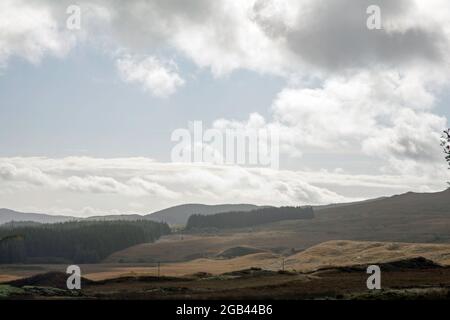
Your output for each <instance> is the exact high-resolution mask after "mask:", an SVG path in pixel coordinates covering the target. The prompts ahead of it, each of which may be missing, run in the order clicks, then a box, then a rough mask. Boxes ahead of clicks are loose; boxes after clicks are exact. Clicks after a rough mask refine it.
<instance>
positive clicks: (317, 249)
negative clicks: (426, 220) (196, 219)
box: [0, 240, 450, 282]
mask: <svg viewBox="0 0 450 320" xmlns="http://www.w3.org/2000/svg"><path fill="white" fill-rule="evenodd" d="M165 241H167V240H165ZM155 245H156V244H155ZM415 257H424V258H427V259H430V260H432V261H434V262H436V263H439V264H442V265H450V245H446V244H417V243H395V242H361V241H343V240H339V241H329V242H325V243H322V244H319V245H317V246H313V247H311V248H309V249H307V250H305V251H302V252H299V253H295V254H292V255H288V256H284V255H280V254H276V253H271V252H263V253H254V254H248V255H244V256H238V257H234V258H229V259H224V258H218V257H216V258H199V259H193V260H189V261H181V262H168V263H161V264H160V268H159V274H160V275H162V276H176V277H181V276H190V275H192V274H196V273H208V274H212V275H219V274H222V273H226V272H232V271H237V270H242V269H247V268H250V267H257V268H262V269H265V270H272V271H278V270H281V269H282V267H283V261H284V268H285V270H291V271H293V270H295V271H300V272H308V271H312V270H317V269H319V268H323V267H329V266H334V267H339V266H352V265H358V264H373V263H385V262H390V261H393V260H397V259H409V258H415ZM65 267H66V266H64V265H20V266H18V265H3V266H0V281H2V282H5V281H10V280H14V279H17V278H22V277H28V276H32V275H35V274H39V273H43V272H47V271H61V272H64V271H65ZM80 267H81V269H82V272H83V276H84V277H86V278H88V279H91V280H104V279H111V278H117V277H124V276H156V275H158V267H157V264H156V263H102V264H89V265H81V266H80Z"/></svg>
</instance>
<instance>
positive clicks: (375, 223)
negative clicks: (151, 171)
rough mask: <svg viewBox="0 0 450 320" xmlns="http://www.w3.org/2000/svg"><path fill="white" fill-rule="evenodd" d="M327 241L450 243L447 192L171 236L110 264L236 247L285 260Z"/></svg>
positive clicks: (184, 257) (115, 256) (126, 253)
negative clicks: (219, 229)
mask: <svg viewBox="0 0 450 320" xmlns="http://www.w3.org/2000/svg"><path fill="white" fill-rule="evenodd" d="M330 240H354V241H386V242H405V243H450V190H446V191H443V192H438V193H426V194H422V193H406V194H403V195H397V196H393V197H389V198H382V199H377V200H373V201H365V202H359V203H353V204H348V205H345V206H344V205H343V206H332V207H328V208H322V209H321V210H317V211H316V212H315V217H314V218H313V219H308V220H286V221H281V222H276V223H271V224H266V225H260V226H255V227H252V228H240V229H227V230H221V231H220V233H217V232H216V233H214V234H208V233H195V234H191V235H182V236H180V235H173V236H169V237H165V238H164V239H163V240H161V241H158V242H156V243H154V244H142V245H138V246H135V247H132V248H129V249H126V250H124V251H121V252H117V253H115V254H113V255H112V256H111V257H109V258H108V261H117V259H123V260H125V261H140V260H141V261H151V260H149V259H153V258H155V259H157V260H159V261H180V260H190V259H193V258H195V257H213V256H215V255H217V254H219V253H220V252H222V251H224V250H226V249H228V248H231V247H236V246H250V247H254V248H257V249H262V250H269V251H272V252H275V253H282V254H284V255H288V254H289V253H290V252H292V251H301V250H305V249H307V248H309V247H311V246H314V245H317V244H320V243H323V242H326V241H330ZM110 259H111V260H110Z"/></svg>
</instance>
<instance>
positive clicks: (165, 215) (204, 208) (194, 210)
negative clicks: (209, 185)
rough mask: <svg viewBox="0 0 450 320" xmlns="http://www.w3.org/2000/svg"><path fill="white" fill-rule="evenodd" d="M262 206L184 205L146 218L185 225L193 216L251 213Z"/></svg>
mask: <svg viewBox="0 0 450 320" xmlns="http://www.w3.org/2000/svg"><path fill="white" fill-rule="evenodd" d="M258 208H262V207H261V206H256V205H253V204H218V205H206V204H194V203H192V204H182V205H179V206H175V207H171V208H167V209H164V210H161V211H157V212H154V213H151V214H148V215H146V216H145V217H146V218H147V219H150V220H154V221H160V222H167V223H168V224H171V225H185V224H186V223H187V220H188V218H189V216H191V215H193V214H202V215H211V214H216V213H222V212H230V211H251V210H255V209H258Z"/></svg>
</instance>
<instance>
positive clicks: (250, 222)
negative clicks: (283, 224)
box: [186, 207, 314, 229]
mask: <svg viewBox="0 0 450 320" xmlns="http://www.w3.org/2000/svg"><path fill="white" fill-rule="evenodd" d="M312 218H314V211H313V209H312V208H311V207H281V208H275V207H273V208H263V209H257V210H253V211H245V212H223V213H217V214H213V215H201V214H194V215H191V216H190V217H189V219H188V222H187V225H186V229H203V228H218V229H225V228H239V227H250V226H255V225H259V224H264V223H271V222H276V221H281V220H296V219H312Z"/></svg>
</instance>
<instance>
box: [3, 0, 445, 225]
mask: <svg viewBox="0 0 450 320" xmlns="http://www.w3.org/2000/svg"><path fill="white" fill-rule="evenodd" d="M74 4H75V5H77V6H78V7H79V8H80V10H81V25H80V29H79V30H78V29H75V30H73V29H68V28H67V19H68V18H69V16H70V14H68V13H67V9H68V7H69V6H70V5H74ZM373 4H375V5H378V6H379V7H380V9H381V22H382V28H381V29H379V30H377V29H374V30H370V29H368V28H367V24H366V22H367V19H368V17H369V15H368V14H367V13H366V10H367V7H369V6H370V5H373ZM448 52H450V5H449V4H448V1H447V0H430V1H419V0H415V1H412V0H382V1H380V0H370V1H369V0H327V1H325V0H240V1H227V0H217V1H210V0H190V1H186V0H165V1H156V0H147V1H144V0H134V1H102V0H91V1H66V0H62V1H52V0H39V1H25V0H2V1H0V146H1V148H0V207H7V208H12V209H17V210H23V211H34V212H47V213H59V214H71V215H78V216H87V215H93V214H109V213H119V212H120V213H134V212H136V213H148V212H151V211H153V210H157V209H161V208H164V207H167V206H171V205H176V204H180V203H187V202H197V203H208V204H214V203H255V204H273V205H304V204H323V203H334V202H342V201H353V200H358V199H367V198H372V197H378V196H384V195H392V194H398V193H401V192H406V191H420V192H431V191H439V190H443V189H444V188H446V181H447V180H448V179H450V176H449V172H448V171H449V170H446V164H445V162H444V158H443V154H442V150H441V149H440V147H439V137H440V135H441V132H442V130H443V129H445V128H446V127H448V118H449V117H450V107H449V104H450V91H449V81H450V57H449V55H448ZM195 120H201V121H203V123H204V124H205V125H207V126H209V127H211V128H222V129H223V128H227V127H229V128H243V129H246V128H263V129H264V128H268V129H270V130H275V131H276V132H277V133H278V134H279V135H280V143H281V155H280V169H279V170H275V169H271V168H269V167H258V166H256V167H255V166H237V165H214V164H206V163H203V164H202V163H192V164H188V163H174V162H172V161H171V157H170V155H171V150H172V148H173V147H174V142H172V141H171V133H172V132H173V131H174V130H175V129H177V128H187V126H188V123H189V121H195Z"/></svg>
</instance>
